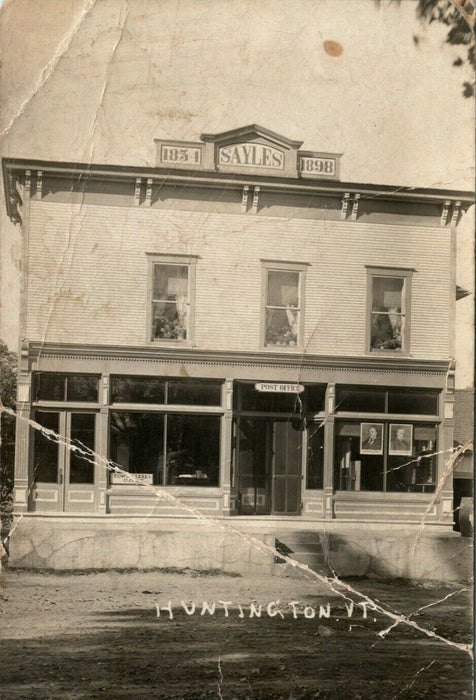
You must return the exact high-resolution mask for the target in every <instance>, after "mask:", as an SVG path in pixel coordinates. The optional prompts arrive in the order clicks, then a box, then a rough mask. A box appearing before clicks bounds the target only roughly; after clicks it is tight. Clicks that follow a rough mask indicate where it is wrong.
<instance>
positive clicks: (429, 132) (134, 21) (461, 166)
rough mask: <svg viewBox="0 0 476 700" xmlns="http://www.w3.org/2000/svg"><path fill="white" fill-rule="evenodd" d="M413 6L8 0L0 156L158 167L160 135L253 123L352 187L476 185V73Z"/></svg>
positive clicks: (347, 0)
mask: <svg viewBox="0 0 476 700" xmlns="http://www.w3.org/2000/svg"><path fill="white" fill-rule="evenodd" d="M415 10H416V3H415V2H414V0H402V1H401V2H397V1H396V0H382V1H381V2H376V1H375V0H160V1H158V0H133V1H131V0H48V1H47V2H45V0H6V1H5V2H4V3H3V5H2V7H1V9H0V51H1V60H2V69H1V73H0V94H1V95H2V109H1V113H0V132H1V134H2V140H1V143H0V150H1V155H2V156H8V157H19V158H38V159H52V160H65V161H74V160H76V161H81V162H95V163H106V162H107V163H115V164H129V165H153V164H154V158H155V146H154V139H155V138H170V139H178V140H198V139H199V136H200V134H201V133H202V132H209V133H213V132H221V131H226V130H228V129H233V128H236V127H239V126H243V125H245V124H250V123H257V124H260V125H262V126H264V127H266V128H268V129H271V130H273V131H276V132H279V133H281V134H283V135H285V136H287V137H288V138H292V139H296V140H302V141H303V142H304V143H303V148H305V149H308V150H322V151H330V152H337V153H342V154H343V156H342V163H341V179H342V180H344V181H355V182H365V183H375V184H393V185H397V186H399V185H405V186H420V187H439V188H447V189H473V183H474V167H473V166H474V163H473V152H474V148H473V130H474V102H473V101H472V100H465V99H464V98H463V97H462V82H463V80H464V79H467V77H468V76H467V73H465V71H466V69H465V67H463V68H455V67H454V66H453V65H452V64H453V61H454V60H455V59H456V58H457V57H458V55H460V53H459V52H458V50H457V49H456V48H455V47H450V46H448V45H447V44H446V43H445V41H444V37H445V31H444V28H443V27H442V26H441V25H438V23H433V24H432V25H427V24H421V23H420V22H419V21H418V20H417V18H416V13H415ZM415 36H416V37H418V39H417V40H415V38H414V37H415ZM330 42H331V43H330ZM329 47H330V48H329ZM332 48H334V49H337V50H330V49H332ZM2 197H3V194H2ZM0 207H1V212H2V213H1V217H0V225H1V227H2V231H1V232H2V247H1V264H2V314H1V332H0V337H3V338H4V339H5V340H6V341H7V342H8V344H9V345H10V346H11V347H15V345H16V342H17V339H16V336H17V311H16V309H17V307H18V293H19V285H18V257H19V246H20V236H19V228H18V227H13V226H12V225H11V224H10V222H9V221H8V219H6V217H5V214H4V211H5V208H4V203H3V200H2V201H0ZM470 219H471V220H472V217H470V218H468V221H467V222H465V223H464V226H463V228H464V227H466V229H467V232H466V233H463V234H461V240H462V244H461V245H460V248H462V249H463V251H464V254H463V256H461V260H463V259H464V260H465V263H466V264H465V266H460V269H459V275H460V277H461V276H462V277H463V278H464V281H463V282H462V284H463V286H465V284H466V287H468V285H469V284H471V283H472V267H471V261H470V260H469V259H471V258H472V252H471V254H470V255H469V256H468V253H467V251H468V245H469V247H470V248H471V235H472V225H471V220H470ZM468 222H469V223H468ZM466 239H468V240H466ZM468 241H469V244H468ZM466 303H467V302H466Z"/></svg>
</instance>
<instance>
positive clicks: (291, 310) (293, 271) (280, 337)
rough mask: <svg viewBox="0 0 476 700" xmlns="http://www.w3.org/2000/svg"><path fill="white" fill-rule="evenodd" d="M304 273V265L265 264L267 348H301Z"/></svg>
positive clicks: (265, 338) (265, 339) (265, 341)
mask: <svg viewBox="0 0 476 700" xmlns="http://www.w3.org/2000/svg"><path fill="white" fill-rule="evenodd" d="M305 271H306V266H305V265H304V264H302V263H282V262H279V263H277V262H272V261H269V262H268V261H263V275H264V280H263V287H264V324H263V326H264V342H263V344H264V345H265V346H267V347H283V348H285V347H291V348H295V347H299V346H300V345H302V331H303V302H304V300H303V296H304V276H305Z"/></svg>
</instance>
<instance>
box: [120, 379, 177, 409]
mask: <svg viewBox="0 0 476 700" xmlns="http://www.w3.org/2000/svg"><path fill="white" fill-rule="evenodd" d="M111 401H112V403H154V404H164V403H165V381H164V380H163V379H157V378H156V377H111Z"/></svg>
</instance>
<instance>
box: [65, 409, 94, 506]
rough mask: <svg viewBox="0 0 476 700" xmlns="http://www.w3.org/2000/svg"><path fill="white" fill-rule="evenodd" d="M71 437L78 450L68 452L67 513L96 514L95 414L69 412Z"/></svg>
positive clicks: (66, 478)
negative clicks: (92, 453) (93, 455)
mask: <svg viewBox="0 0 476 700" xmlns="http://www.w3.org/2000/svg"><path fill="white" fill-rule="evenodd" d="M66 428H67V434H68V435H69V437H70V439H71V441H72V443H73V445H75V446H77V447H78V448H79V449H78V450H66V460H65V482H64V487H65V493H64V510H65V511H68V512H80V513H85V512H89V513H90V512H93V511H94V510H95V498H94V496H95V487H94V480H95V479H94V473H95V463H94V458H93V457H92V456H91V455H90V453H89V450H92V451H94V448H95V434H96V414H95V413H82V412H81V413H80V412H78V413H76V412H75V413H68V415H67V417H66Z"/></svg>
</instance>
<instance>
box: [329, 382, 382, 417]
mask: <svg viewBox="0 0 476 700" xmlns="http://www.w3.org/2000/svg"><path fill="white" fill-rule="evenodd" d="M335 410H336V411H356V412H357V411H358V412H360V413H384V412H385V390H384V389H372V388H367V387H356V388H353V387H352V388H351V387H345V386H340V387H337V393H336V409H335Z"/></svg>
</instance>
